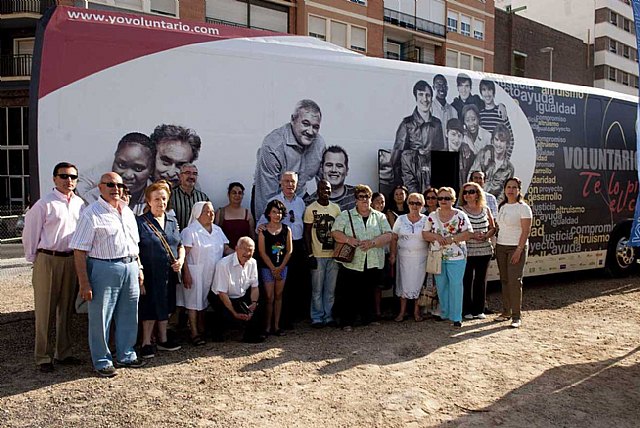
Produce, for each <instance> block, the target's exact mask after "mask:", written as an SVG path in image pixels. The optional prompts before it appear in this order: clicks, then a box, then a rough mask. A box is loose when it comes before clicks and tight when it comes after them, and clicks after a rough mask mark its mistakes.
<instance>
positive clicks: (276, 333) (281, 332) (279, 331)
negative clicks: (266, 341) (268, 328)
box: [273, 328, 287, 337]
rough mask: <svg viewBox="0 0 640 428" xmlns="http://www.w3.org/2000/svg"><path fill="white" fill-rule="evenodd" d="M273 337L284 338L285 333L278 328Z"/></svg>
mask: <svg viewBox="0 0 640 428" xmlns="http://www.w3.org/2000/svg"><path fill="white" fill-rule="evenodd" d="M273 335H274V336H278V337H281V336H286V335H287V333H286V332H285V331H284V330H283V329H281V328H279V329H277V330H276V331H274V332H273Z"/></svg>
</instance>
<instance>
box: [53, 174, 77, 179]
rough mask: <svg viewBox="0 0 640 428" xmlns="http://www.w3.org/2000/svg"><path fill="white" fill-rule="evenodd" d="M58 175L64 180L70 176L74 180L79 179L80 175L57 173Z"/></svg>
mask: <svg viewBox="0 0 640 428" xmlns="http://www.w3.org/2000/svg"><path fill="white" fill-rule="evenodd" d="M56 175H57V176H58V177H60V178H62V179H63V180H66V179H67V178H70V179H72V180H77V179H78V176H77V175H75V174H56Z"/></svg>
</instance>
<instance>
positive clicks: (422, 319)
mask: <svg viewBox="0 0 640 428" xmlns="http://www.w3.org/2000/svg"><path fill="white" fill-rule="evenodd" d="M414 319H415V320H416V322H422V321H424V318H422V317H421V316H420V315H416V316H414Z"/></svg>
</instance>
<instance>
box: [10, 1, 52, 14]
mask: <svg viewBox="0 0 640 428" xmlns="http://www.w3.org/2000/svg"><path fill="white" fill-rule="evenodd" d="M55 4H56V2H55V0H2V1H0V15H13V14H36V15H42V14H43V13H44V11H45V10H47V9H48V8H50V7H51V6H54V5H55ZM3 18H10V16H3Z"/></svg>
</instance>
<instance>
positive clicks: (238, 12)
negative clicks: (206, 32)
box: [205, 0, 289, 33]
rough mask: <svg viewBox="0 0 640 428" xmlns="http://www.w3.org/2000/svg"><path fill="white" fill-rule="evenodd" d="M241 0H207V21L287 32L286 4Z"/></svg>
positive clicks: (287, 14)
mask: <svg viewBox="0 0 640 428" xmlns="http://www.w3.org/2000/svg"><path fill="white" fill-rule="evenodd" d="M255 3H256V2H249V3H247V2H246V1H239V0H207V2H206V9H205V15H206V18H207V22H213V23H222V24H227V25H234V26H242V27H247V28H258V29H262V30H269V31H276V32H279V33H287V32H288V31H289V12H288V8H287V7H286V6H280V5H277V4H272V3H266V2H260V4H255Z"/></svg>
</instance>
